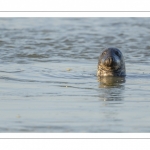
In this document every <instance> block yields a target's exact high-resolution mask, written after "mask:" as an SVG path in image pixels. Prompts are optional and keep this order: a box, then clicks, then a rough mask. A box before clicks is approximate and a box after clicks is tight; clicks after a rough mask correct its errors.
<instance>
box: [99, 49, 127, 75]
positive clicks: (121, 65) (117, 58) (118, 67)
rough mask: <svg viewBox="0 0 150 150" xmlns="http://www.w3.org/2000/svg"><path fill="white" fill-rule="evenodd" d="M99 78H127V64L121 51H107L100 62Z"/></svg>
mask: <svg viewBox="0 0 150 150" xmlns="http://www.w3.org/2000/svg"><path fill="white" fill-rule="evenodd" d="M97 76H98V77H107V76H111V77H124V76H126V69H125V62H124V58H123V55H122V53H121V51H120V50H119V49H117V48H107V49H105V50H104V51H103V52H102V54H101V55H100V57H99V60H98V69H97Z"/></svg>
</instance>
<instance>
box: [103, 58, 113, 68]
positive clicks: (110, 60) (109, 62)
mask: <svg viewBox="0 0 150 150" xmlns="http://www.w3.org/2000/svg"><path fill="white" fill-rule="evenodd" d="M105 65H106V66H112V65H113V58H112V57H108V58H107V59H106V60H105Z"/></svg>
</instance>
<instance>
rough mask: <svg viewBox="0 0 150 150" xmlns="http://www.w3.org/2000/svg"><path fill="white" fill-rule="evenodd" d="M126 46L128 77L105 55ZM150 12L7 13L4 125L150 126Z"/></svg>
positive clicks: (72, 128) (0, 64) (1, 59)
mask: <svg viewBox="0 0 150 150" xmlns="http://www.w3.org/2000/svg"><path fill="white" fill-rule="evenodd" d="M106 47H117V48H119V49H120V50H121V51H122V53H123V55H124V57H125V62H126V72H127V76H126V78H125V82H118V83H116V84H108V85H107V84H103V83H102V82H100V81H99V80H98V78H97V77H96V70H97V63H98V57H99V55H100V53H101V52H102V50H103V49H104V48H106ZM149 115H150V18H0V132H4V133H5V132H9V133H11V132H31V133H32V132H47V133H51V132H65V133H66V132H72V133H74V132H77V133H78V132H93V133H101V132H104V133H105V132H108V133H111V132H114V133H118V132H122V133H126V132H130V133H132V132H150V117H149Z"/></svg>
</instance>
